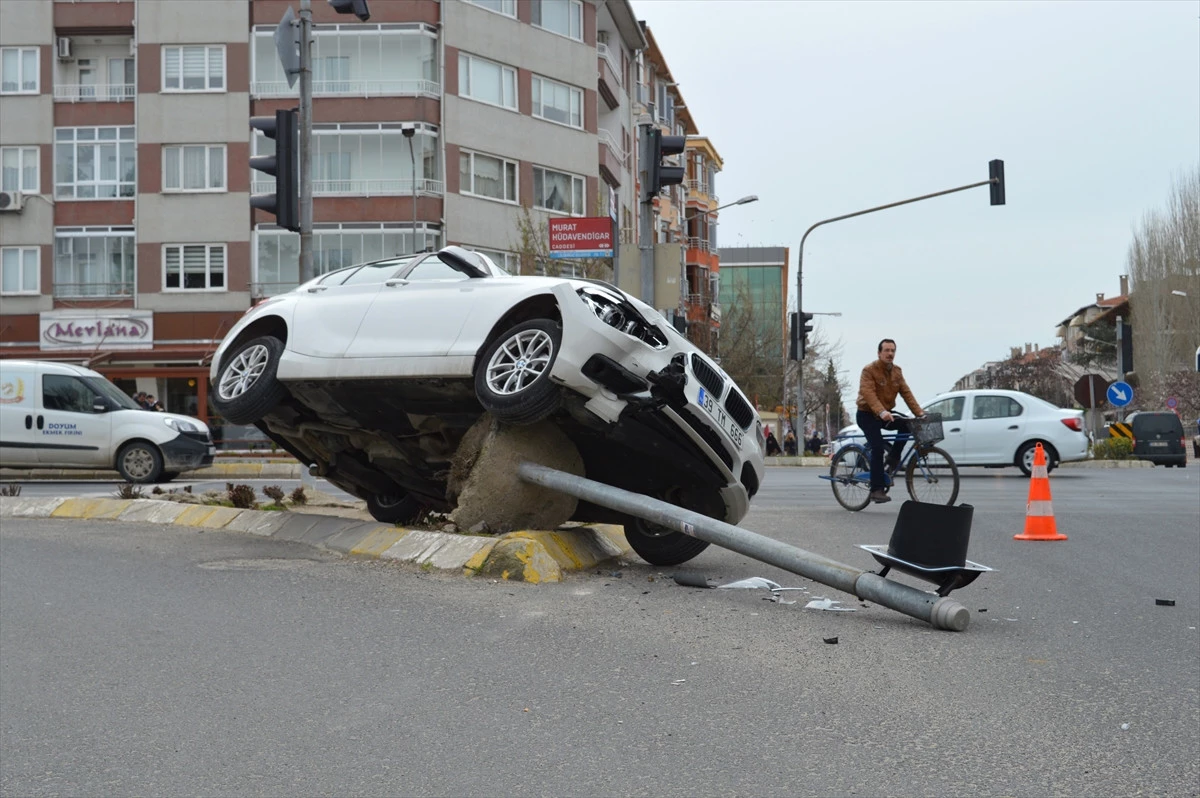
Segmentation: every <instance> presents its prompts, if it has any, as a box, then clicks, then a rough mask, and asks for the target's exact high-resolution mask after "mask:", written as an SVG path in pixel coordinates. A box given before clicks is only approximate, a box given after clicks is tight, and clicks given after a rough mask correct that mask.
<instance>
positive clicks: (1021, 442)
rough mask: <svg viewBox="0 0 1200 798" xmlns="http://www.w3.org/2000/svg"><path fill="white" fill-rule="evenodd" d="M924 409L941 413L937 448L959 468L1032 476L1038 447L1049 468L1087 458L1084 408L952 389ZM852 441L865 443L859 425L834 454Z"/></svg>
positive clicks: (845, 432) (842, 434) (1014, 394)
mask: <svg viewBox="0 0 1200 798" xmlns="http://www.w3.org/2000/svg"><path fill="white" fill-rule="evenodd" d="M921 408H922V409H923V410H924V411H925V412H926V413H941V414H942V434H943V435H944V436H945V438H944V439H943V440H942V441H941V443H939V444H938V447H939V448H941V449H944V450H945V451H946V452H948V453H949V454H950V456H951V457H953V458H954V462H955V463H957V464H958V465H959V466H990V467H993V468H995V467H1002V466H1013V465H1015V466H1016V467H1017V468H1020V469H1021V471H1022V472H1024V474H1025V475H1026V476H1029V474H1030V473H1032V469H1033V452H1034V449H1035V448H1036V446H1037V444H1038V443H1041V444H1042V448H1043V449H1044V450H1045V452H1046V463H1047V465H1048V467H1049V468H1051V469H1053V468H1054V467H1055V466H1057V465H1058V464H1059V463H1066V462H1071V461H1075V460H1086V459H1087V457H1088V441H1087V434H1086V432H1085V431H1084V426H1083V411H1082V410H1064V409H1063V408H1060V407H1056V406H1054V405H1052V404H1050V403H1049V402H1047V401H1045V400H1043V399H1039V398H1037V397H1036V396H1031V395H1030V394H1027V393H1022V392H1021V391H1004V390H981V389H976V390H968V391H950V392H948V393H942V394H938V395H937V396H935V397H934V398H933V399H931V400H930V401H929V402H924V403H922V404H921ZM851 440H856V441H858V442H860V443H861V442H863V441H864V440H865V439H864V438H863V436H862V430H861V429H859V428H858V426H857V425H851V426H849V427H845V428H843V429H842V430H840V431H839V432H838V437H837V439H836V440H835V441H834V446H832V447H830V454H831V455H832V454H836V453H837V450H838V449H839V448H841V446H844V445H845V444H846V443H848V442H849V441H851Z"/></svg>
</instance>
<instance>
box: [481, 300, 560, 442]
mask: <svg viewBox="0 0 1200 798" xmlns="http://www.w3.org/2000/svg"><path fill="white" fill-rule="evenodd" d="M561 344H562V325H560V324H559V323H558V322H556V321H554V320H553V319H531V320H529V321H526V322H522V323H521V324H518V325H516V326H515V327H512V328H510V329H509V330H507V331H505V332H503V333H501V334H500V336H499V337H497V338H496V340H495V341H493V342H492V344H491V345H490V346H489V347H488V348H487V350H486V351H484V353H483V357H482V358H480V360H479V366H478V367H477V368H476V370H475V395H476V396H477V397H478V398H479V403H480V404H481V405H483V409H484V410H487V411H488V412H490V413H491V414H492V415H493V416H495V417H496V418H497V419H499V420H500V421H503V422H506V423H508V424H521V425H526V424H535V423H537V422H538V421H541V420H542V419H544V418H547V417H548V416H549V415H550V414H551V413H553V412H554V411H555V410H557V409H558V405H559V402H560V401H561V400H562V393H561V390H560V389H559V387H558V386H557V385H555V384H554V383H552V382H551V381H550V370H551V369H552V368H553V367H554V361H555V360H556V359H557V358H558V348H559V346H560V345H561Z"/></svg>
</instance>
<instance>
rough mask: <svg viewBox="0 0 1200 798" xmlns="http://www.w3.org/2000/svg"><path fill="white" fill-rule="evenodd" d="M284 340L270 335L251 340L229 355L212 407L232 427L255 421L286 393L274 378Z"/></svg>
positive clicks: (214, 390) (215, 387)
mask: <svg viewBox="0 0 1200 798" xmlns="http://www.w3.org/2000/svg"><path fill="white" fill-rule="evenodd" d="M282 354H283V341H280V340H279V339H278V338H276V337H274V336H271V335H264V336H262V337H260V338H253V339H251V340H249V341H246V342H245V343H243V344H242V345H241V346H240V347H238V348H237V349H236V350H234V351H233V352H230V353H229V354H228V355H227V356H226V357H225V361H224V362H223V363H222V364H221V370H220V372H218V374H217V384H216V385H215V386H214V387H213V394H212V397H213V406H215V407H216V409H217V412H219V413H220V414H221V416H222V417H223V418H224V419H225V420H226V421H228V422H229V423H231V424H250V423H253V422H255V421H258V420H259V419H261V418H262V417H263V416H265V415H266V414H267V413H270V412H271V411H272V410H274V409H275V406H276V405H278V404H279V402H280V401H281V400H282V399H283V397H284V396H285V395H286V394H287V388H285V387H284V386H283V384H282V383H280V382H279V380H277V379H276V378H275V372H276V371H277V370H278V368H279V358H280V356H281V355H282Z"/></svg>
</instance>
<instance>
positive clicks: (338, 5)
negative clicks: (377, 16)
mask: <svg viewBox="0 0 1200 798" xmlns="http://www.w3.org/2000/svg"><path fill="white" fill-rule="evenodd" d="M329 5H331V6H333V10H334V11H336V12H338V13H339V14H353V15H354V16H356V17H358V21H359V22H366V21H367V20H368V19H370V18H371V11H370V9H368V8H367V0H329Z"/></svg>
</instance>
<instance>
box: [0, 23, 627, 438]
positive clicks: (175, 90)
mask: <svg viewBox="0 0 1200 798" xmlns="http://www.w3.org/2000/svg"><path fill="white" fill-rule="evenodd" d="M288 6H289V2H288V0H204V2H164V0H73V1H72V0H4V2H0V66H2V74H0V79H2V83H0V158H2V160H3V173H2V174H3V184H2V190H3V192H4V193H3V194H0V205H3V204H4V199H5V198H7V207H0V262H2V268H3V272H2V274H0V278H2V279H0V358H12V357H34V358H40V359H61V360H69V361H72V362H83V363H87V364H89V365H91V367H93V368H96V369H97V370H99V371H101V372H103V373H105V374H106V375H107V376H109V377H110V378H113V379H114V380H115V381H117V382H118V384H120V385H122V386H123V387H125V388H127V389H128V390H130V391H131V392H132V391H133V390H146V391H149V392H152V393H154V394H156V395H157V396H158V397H159V398H160V399H163V400H164V401H165V404H166V406H167V409H169V410H174V411H179V412H185V413H192V414H195V415H198V416H200V417H202V418H205V419H206V420H207V419H209V418H211V417H212V409H211V407H210V406H209V403H208V384H207V372H208V361H209V358H211V356H212V352H213V351H214V350H215V348H216V346H217V344H218V343H219V341H220V339H221V337H222V336H223V335H224V333H225V331H226V330H228V329H229V327H230V326H231V325H232V324H233V323H234V322H235V321H236V319H237V318H238V317H239V316H240V315H241V314H242V313H243V312H244V311H245V310H246V309H247V308H248V307H249V306H250V304H251V303H252V302H253V301H254V300H255V299H256V298H259V297H264V296H267V295H270V294H274V293H278V292H281V291H284V290H287V289H289V288H291V287H294V286H295V285H296V283H297V281H298V279H299V272H298V254H299V236H297V235H296V234H293V233H290V232H287V231H284V230H281V229H280V228H278V227H277V226H275V225H274V224H272V221H273V219H272V217H270V216H269V215H266V214H263V213H262V212H260V211H251V209H250V206H249V197H250V194H251V193H252V192H253V193H269V192H271V191H273V186H272V185H271V183H272V181H271V180H270V178H267V177H266V176H264V175H262V174H261V173H257V172H255V173H252V171H251V170H250V168H249V158H250V156H251V155H252V154H262V153H266V152H268V151H269V145H270V144H271V141H270V140H268V139H266V138H264V137H262V136H261V135H258V134H255V135H252V134H251V131H250V128H249V118H250V117H251V116H261V115H269V114H271V113H273V112H274V111H275V110H276V109H278V108H287V107H293V106H295V105H296V104H297V102H298V90H297V89H296V88H295V87H289V86H288V81H287V76H286V75H285V74H284V73H283V70H282V67H281V66H280V65H279V62H278V57H277V55H276V52H275V45H274V41H273V38H272V34H273V32H274V30H275V27H276V25H277V24H278V23H279V20H280V19H281V18H282V16H283V14H284V12H285V11H286V9H287V8H288ZM313 18H314V23H315V28H314V45H313V93H314V101H313V125H314V130H313V158H312V163H311V168H312V170H313V172H312V174H313V195H314V201H313V206H314V208H313V219H314V236H313V239H314V242H313V250H314V264H315V268H316V270H317V271H318V272H325V271H328V270H330V269H334V268H338V267H341V266H345V265H350V264H353V263H358V262H362V261H364V260H370V259H373V258H379V257H384V256H389V255H394V254H402V253H406V252H413V251H423V250H427V249H433V248H437V247H439V246H442V245H443V244H446V243H455V244H460V245H464V246H468V247H471V248H474V249H478V250H480V251H484V252H486V253H487V254H489V255H490V256H492V257H493V258H494V259H495V260H496V261H497V262H498V263H500V264H501V265H504V266H505V267H506V268H508V269H509V270H510V271H514V272H515V271H517V270H518V269H519V268H520V264H519V262H518V257H517V249H518V246H519V236H518V232H517V229H518V227H517V226H518V222H519V220H520V219H521V218H522V215H523V213H524V210H523V209H525V208H527V209H530V210H529V212H530V213H531V214H532V217H533V219H534V221H535V222H537V223H540V222H544V220H545V219H547V218H549V217H551V216H554V215H575V216H583V215H609V216H611V217H612V218H613V219H614V220H621V219H630V218H632V214H633V211H634V209H635V208H636V201H637V194H636V185H635V182H636V181H635V175H636V171H635V170H636V164H635V158H634V154H633V149H634V147H633V145H632V142H633V139H634V135H633V130H634V127H633V125H634V109H635V103H634V97H633V93H634V92H633V90H632V87H633V86H634V85H635V82H634V81H635V78H634V74H633V73H634V71H635V69H636V65H637V64H638V63H639V61H638V55H639V52H640V51H641V50H642V49H643V48H644V47H645V46H646V39H645V37H644V35H643V33H642V29H641V27H640V26H639V24H638V22H637V21H636V19H635V18H634V16H633V12H632V8H631V6H630V4H629V2H628V0H440V1H439V0H406V1H405V2H402V3H401V2H382V1H380V0H377V1H376V2H373V3H372V4H371V19H370V20H369V21H368V22H365V23H364V22H359V21H357V20H356V19H355V18H354V17H350V16H342V15H338V14H336V13H335V12H334V11H333V9H332V8H331V7H330V6H329V5H328V4H327V3H324V2H314V3H313ZM406 132H407V133H410V134H411V135H408V136H406V135H405V133H406ZM597 211H599V213H597ZM536 267H537V266H536V265H535V268H536ZM216 421H217V422H219V419H216Z"/></svg>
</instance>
